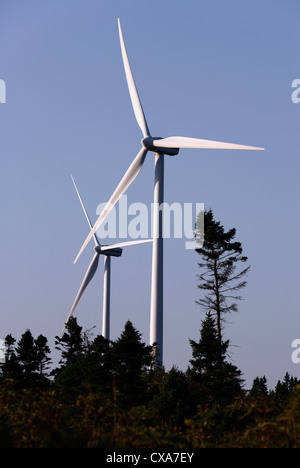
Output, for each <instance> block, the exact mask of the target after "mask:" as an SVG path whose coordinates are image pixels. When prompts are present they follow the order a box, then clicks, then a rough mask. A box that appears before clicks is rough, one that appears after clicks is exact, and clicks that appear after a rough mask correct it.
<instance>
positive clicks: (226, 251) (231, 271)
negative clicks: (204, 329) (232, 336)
mask: <svg viewBox="0 0 300 468" xmlns="http://www.w3.org/2000/svg"><path fill="white" fill-rule="evenodd" d="M198 216H202V214H199V215H198ZM197 224H198V223H197ZM235 235H236V229H234V228H233V229H230V230H229V231H225V230H224V227H223V226H222V225H221V223H220V222H218V221H215V219H214V216H213V212H212V210H209V211H205V212H204V240H203V233H201V232H196V242H197V240H198V239H202V240H203V245H202V247H201V248H199V249H196V252H197V253H198V254H199V255H200V256H201V257H202V259H203V262H201V263H199V264H198V265H199V267H200V268H201V269H202V270H203V273H201V274H200V275H198V278H199V280H200V283H199V286H198V287H199V288H200V289H201V290H203V291H204V298H201V299H199V300H198V301H197V303H198V304H199V305H201V306H202V308H203V310H204V311H205V312H211V313H213V314H214V315H215V316H216V324H217V334H218V338H219V340H220V342H221V341H222V322H223V320H224V315H225V314H227V313H228V312H232V311H237V304H236V302H235V301H237V300H240V299H241V296H239V295H238V294H237V291H239V290H240V289H242V288H244V287H245V286H246V284H247V283H246V281H245V280H244V279H243V278H244V276H245V275H246V274H247V273H248V271H249V268H250V267H249V266H248V267H246V268H244V269H242V270H240V271H238V272H236V267H237V264H238V263H240V262H242V263H244V262H246V261H247V260H248V259H247V257H245V256H243V255H242V252H243V249H242V244H241V243H240V242H236V241H234V238H235ZM198 242H199V240H198Z"/></svg>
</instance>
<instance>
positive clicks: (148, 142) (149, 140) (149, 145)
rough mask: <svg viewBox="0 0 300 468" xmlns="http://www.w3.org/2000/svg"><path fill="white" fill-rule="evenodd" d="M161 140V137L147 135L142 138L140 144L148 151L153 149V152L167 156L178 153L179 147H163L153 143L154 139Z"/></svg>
mask: <svg viewBox="0 0 300 468" xmlns="http://www.w3.org/2000/svg"><path fill="white" fill-rule="evenodd" d="M159 140H163V138H161V137H155V138H153V137H151V136H148V137H146V138H143V139H142V145H143V146H144V148H146V149H147V150H148V151H153V152H154V153H163V154H167V155H169V156H176V155H177V154H178V153H179V148H165V147H163V146H156V145H154V141H159Z"/></svg>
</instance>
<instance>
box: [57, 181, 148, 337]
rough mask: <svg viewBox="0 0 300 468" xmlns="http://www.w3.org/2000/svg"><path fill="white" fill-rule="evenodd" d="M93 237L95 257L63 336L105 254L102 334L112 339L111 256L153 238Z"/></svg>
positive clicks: (120, 253) (91, 226)
mask: <svg viewBox="0 0 300 468" xmlns="http://www.w3.org/2000/svg"><path fill="white" fill-rule="evenodd" d="M71 179H72V181H73V184H74V187H75V190H76V193H77V195H78V198H79V201H80V203H81V206H82V209H83V212H84V214H85V217H86V219H87V222H88V224H89V227H90V229H91V230H92V229H93V225H92V223H91V220H90V218H89V216H88V214H87V211H86V209H85V206H84V204H83V201H82V198H81V196H80V193H79V191H78V188H77V186H76V184H75V180H74V178H73V176H72V175H71ZM93 238H94V242H95V247H94V251H95V254H94V257H93V259H92V261H91V263H90V265H89V267H88V269H87V272H86V274H85V277H84V279H83V281H82V283H81V286H80V288H79V291H78V293H77V296H76V298H75V301H74V303H73V305H72V308H71V310H70V312H69V315H68V317H67V320H66V322H65V325H64V328H63V331H62V333H61V336H62V335H63V333H64V331H65V328H66V324H67V323H68V321H69V320H70V317H72V315H73V314H74V312H75V309H76V308H77V306H78V304H79V302H80V299H81V298H82V296H83V293H84V292H85V290H86V288H87V286H88V285H89V283H90V282H91V280H92V279H93V277H94V275H95V273H96V271H97V268H98V263H99V256H100V255H104V281H103V316H102V336H103V337H104V338H106V339H107V340H109V339H110V278H111V257H120V256H121V255H122V252H123V250H122V247H127V246H130V245H137V244H143V243H145V242H152V239H142V240H135V241H128V242H120V243H117V244H114V245H111V246H107V245H101V244H100V241H99V239H98V237H97V235H96V234H95V233H93Z"/></svg>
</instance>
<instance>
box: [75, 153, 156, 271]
mask: <svg viewBox="0 0 300 468" xmlns="http://www.w3.org/2000/svg"><path fill="white" fill-rule="evenodd" d="M147 152H148V151H147V150H146V149H145V148H142V149H141V151H140V152H139V154H138V155H137V156H136V157H135V159H134V160H133V162H132V163H131V165H130V166H129V168H128V169H127V171H126V173H125V175H124V176H123V178H122V180H121V182H120V183H119V185H118V187H117V188H116V190H115V191H114V193H113V194H112V196H111V197H110V200H109V201H108V202H107V204H106V205H105V207H104V209H103V211H102V212H101V214H100V216H99V217H98V219H97V221H96V223H95V224H94V226H93V229H91V232H90V233H89V235H88V236H87V238H86V240H85V241H84V243H83V245H82V247H81V249H80V251H79V252H78V254H77V257H76V258H75V260H74V263H76V262H77V260H78V258H79V257H80V255H81V254H82V252H83V250H84V249H85V247H86V246H87V244H88V243H89V241H90V240H91V237H92V236H93V235H94V233H95V232H96V231H97V229H98V228H99V226H100V225H101V224H102V223H103V221H104V220H105V219H106V217H107V215H108V214H109V213H110V211H111V210H112V209H113V207H114V206H115V204H116V203H117V201H118V200H119V198H121V196H122V195H123V193H124V192H125V191H126V190H127V188H128V187H129V185H130V184H131V183H132V182H133V181H134V179H135V178H136V176H137V175H138V173H139V172H140V170H141V169H142V166H143V164H144V161H145V157H146V154H147Z"/></svg>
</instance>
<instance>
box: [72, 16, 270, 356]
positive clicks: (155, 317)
mask: <svg viewBox="0 0 300 468" xmlns="http://www.w3.org/2000/svg"><path fill="white" fill-rule="evenodd" d="M118 26H119V36H120V44H121V51H122V58H123V64H124V68H125V75H126V79H127V84H128V88H129V94H130V98H131V102H132V106H133V110H134V114H135V117H136V120H137V123H138V125H139V127H140V129H141V131H142V134H143V139H142V141H141V142H142V148H141V150H140V152H139V153H138V155H137V156H136V157H135V159H134V160H133V162H132V163H131V165H130V166H129V168H128V169H127V171H126V173H125V175H124V176H123V178H122V180H121V182H120V183H119V185H118V186H117V188H116V190H115V191H114V193H113V194H112V196H111V198H110V200H109V202H108V203H107V205H106V206H105V208H104V209H103V211H102V213H101V214H100V216H99V217H98V219H97V221H96V223H95V225H94V227H93V229H92V230H91V232H90V233H89V235H88V237H87V238H86V240H85V242H84V243H83V245H82V247H81V249H80V251H79V253H78V255H77V257H76V259H75V261H74V263H76V261H77V260H78V258H79V256H80V255H81V253H82V251H83V250H84V249H85V247H86V245H87V244H88V242H89V241H90V240H91V238H92V236H93V235H94V233H95V232H96V230H97V229H98V228H99V226H100V225H101V224H102V222H103V221H104V220H105V218H106V216H107V215H108V213H109V212H110V210H111V209H112V208H113V206H114V205H115V204H116V203H117V201H118V200H119V198H120V197H121V196H122V195H123V193H124V192H125V190H126V189H127V188H128V187H129V185H130V184H131V183H132V182H133V180H134V179H135V178H136V177H137V175H138V173H139V172H140V170H141V169H142V166H143V164H144V161H145V157H146V155H147V153H148V151H152V152H154V153H155V185H154V212H153V254H152V285H151V317H150V344H153V343H156V345H157V352H158V356H157V357H158V361H160V363H161V364H162V362H163V354H162V353H163V237H162V211H161V210H160V209H159V207H160V205H161V203H163V201H164V188H163V184H164V155H165V154H167V155H169V156H175V155H177V154H178V153H179V150H180V148H198V149H199V148H201V149H227V150H228V149H229V150H230V149H234V150H263V149H264V148H258V147H253V146H244V145H239V144H233V143H223V142H220V141H211V140H203V139H198V138H187V137H180V136H173V137H168V138H159V137H152V136H151V134H150V131H149V128H148V125H147V122H146V118H145V115H144V111H143V108H142V105H141V102H140V98H139V95H138V92H137V89H136V85H135V82H134V78H133V75H132V71H131V68H130V64H129V60H128V56H127V52H126V48H125V43H124V39H123V34H122V30H121V24H120V20H119V19H118Z"/></svg>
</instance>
